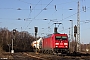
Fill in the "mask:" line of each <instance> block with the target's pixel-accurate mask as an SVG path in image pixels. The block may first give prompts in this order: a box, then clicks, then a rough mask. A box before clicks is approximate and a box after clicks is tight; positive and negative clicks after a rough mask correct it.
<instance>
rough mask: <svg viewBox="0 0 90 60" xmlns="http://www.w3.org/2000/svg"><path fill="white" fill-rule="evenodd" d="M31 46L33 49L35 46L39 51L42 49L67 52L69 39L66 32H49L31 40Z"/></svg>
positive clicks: (51, 51)
mask: <svg viewBox="0 0 90 60" xmlns="http://www.w3.org/2000/svg"><path fill="white" fill-rule="evenodd" d="M36 42H37V43H36ZM36 44H37V46H36ZM32 46H33V47H34V49H35V48H37V50H38V51H39V52H40V51H42V52H43V53H50V54H54V53H69V40H68V35H67V34H60V33H53V34H49V35H47V36H45V37H43V38H40V39H39V40H37V41H34V42H32Z"/></svg>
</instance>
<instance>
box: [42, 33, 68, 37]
mask: <svg viewBox="0 0 90 60" xmlns="http://www.w3.org/2000/svg"><path fill="white" fill-rule="evenodd" d="M56 35H60V36H67V34H65V33H63V34H61V33H53V34H48V35H47V36H44V38H48V37H52V36H56Z"/></svg>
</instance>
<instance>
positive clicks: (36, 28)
mask: <svg viewBox="0 0 90 60" xmlns="http://www.w3.org/2000/svg"><path fill="white" fill-rule="evenodd" d="M34 28H35V39H36V54H37V32H38V27H34Z"/></svg>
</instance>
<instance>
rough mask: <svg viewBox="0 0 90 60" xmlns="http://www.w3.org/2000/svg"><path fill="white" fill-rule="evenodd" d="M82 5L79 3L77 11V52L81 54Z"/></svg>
mask: <svg viewBox="0 0 90 60" xmlns="http://www.w3.org/2000/svg"><path fill="white" fill-rule="evenodd" d="M79 8H80V3H79V1H78V8H77V9H78V11H77V52H80V11H79Z"/></svg>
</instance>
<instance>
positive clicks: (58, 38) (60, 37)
mask: <svg viewBox="0 0 90 60" xmlns="http://www.w3.org/2000/svg"><path fill="white" fill-rule="evenodd" d="M55 39H56V40H66V39H67V36H56V37H55Z"/></svg>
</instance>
